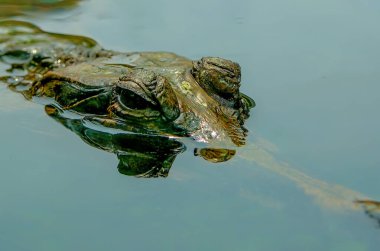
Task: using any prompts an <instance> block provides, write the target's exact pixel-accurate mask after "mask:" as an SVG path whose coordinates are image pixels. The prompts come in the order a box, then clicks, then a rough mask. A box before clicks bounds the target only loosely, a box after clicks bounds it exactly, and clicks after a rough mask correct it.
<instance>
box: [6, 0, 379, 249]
mask: <svg viewBox="0 0 380 251" xmlns="http://www.w3.org/2000/svg"><path fill="white" fill-rule="evenodd" d="M2 2H3V1H0V3H2ZM2 6H3V5H0V8H1V13H3V12H6V11H4V10H5V9H4V8H3V7H2ZM4 6H5V5H4ZM379 10H380V4H379V3H378V2H377V1H374V0H367V1H343V0H336V1H327V0H321V1H318V2H315V1H297V0H286V1H280V0H275V1H269V2H268V1H259V0H254V1H248V0H246V1H244V0H241V1H233V2H231V1H216V0H215V1H214V0H210V1H207V2H204V1H198V0H196V1H191V2H189V1H172V0H166V1H155V2H151V1H147V0H143V1H121V0H114V1H112V3H111V2H109V1H101V0H89V1H78V2H77V3H76V5H75V6H74V7H73V8H69V9H59V8H58V9H53V10H50V11H48V12H46V11H44V10H38V11H39V12H33V11H32V13H30V11H29V10H27V11H23V12H22V13H21V14H18V15H17V16H14V15H13V14H12V15H11V16H13V19H18V20H26V21H30V22H32V23H34V24H36V25H38V26H40V27H41V28H43V29H44V30H48V31H55V32H57V31H59V32H62V33H68V34H78V35H85V36H89V37H92V38H94V39H96V40H97V41H98V42H99V43H100V44H102V45H103V46H104V47H106V48H108V49H114V50H121V51H161V50H163V51H172V52H175V53H178V54H180V55H184V56H186V57H189V58H193V59H197V58H200V57H202V56H207V55H211V56H220V57H224V58H229V59H232V60H234V61H237V62H239V63H240V65H241V66H242V73H243V79H242V82H243V84H242V91H243V92H244V93H246V94H247V95H249V96H251V97H253V98H254V99H255V101H256V102H257V107H256V108H255V109H254V110H253V113H252V116H251V118H250V119H249V121H248V123H247V128H248V129H249V130H250V136H249V139H248V143H247V145H246V146H245V147H242V148H241V149H238V152H237V156H235V157H234V158H233V159H232V160H230V161H228V162H225V163H221V164H213V163H209V162H206V161H204V160H203V159H201V158H197V157H194V156H193V153H192V151H191V149H189V150H188V151H186V152H184V153H182V154H179V155H178V157H177V159H176V161H175V163H174V164H173V167H172V169H171V171H170V175H169V176H168V177H167V178H165V179H163V178H159V179H137V178H133V177H128V176H125V175H121V174H119V173H118V172H117V169H116V167H117V163H118V161H117V159H116V157H115V156H114V155H113V154H111V153H107V152H104V151H101V150H99V149H96V148H93V147H90V146H89V145H87V144H85V143H84V142H83V141H82V140H81V139H80V138H79V137H77V136H76V135H75V134H73V133H72V132H70V131H69V130H67V129H65V128H64V127H63V126H61V125H60V124H58V123H56V122H55V121H54V120H52V119H51V118H49V117H48V116H46V114H45V112H44V110H43V107H42V106H40V105H38V104H35V103H32V102H29V101H26V100H25V99H24V98H23V97H22V96H21V95H19V94H17V93H13V92H11V91H10V90H8V89H7V88H6V86H0V121H1V124H0V139H1V143H0V171H1V175H0V203H1V207H0V226H1V227H0V248H1V250H10V251H12V250H78V249H81V250H113V249H115V250H116V249H128V250H129V249H130V250H153V249H155V250H316V251H319V250H334V251H336V250H344V251H347V250H355V251H356V250H378V246H379V244H380V231H379V228H378V225H377V222H376V221H375V220H373V219H371V218H369V217H368V216H367V215H366V214H365V213H364V211H363V210H362V209H361V208H360V207H357V206H355V204H354V203H353V200H355V199H361V198H371V199H374V200H380V192H379V191H380V189H379V182H378V177H379V176H380V169H379V166H380V159H379V155H378V149H379V147H380V134H379V132H378V128H379V127H380V119H379V116H378V115H376V114H378V112H377V108H378V107H380V98H379V91H380V88H379V85H378V82H379V80H380V71H379V70H378V68H379V65H380V50H379V44H380V32H379V29H378V28H377V26H378V23H379V22H380V15H379V14H378V13H379ZM28 11H29V12H28ZM36 13H38V14H36ZM2 16H3V15H2ZM7 18H9V15H8V17H7ZM0 70H2V69H0Z"/></svg>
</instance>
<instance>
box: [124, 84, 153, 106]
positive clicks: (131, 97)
mask: <svg viewBox="0 0 380 251" xmlns="http://www.w3.org/2000/svg"><path fill="white" fill-rule="evenodd" d="M118 99H119V103H120V104H121V105H122V106H124V107H125V108H129V109H132V110H143V109H147V108H149V107H151V106H152V104H151V103H149V102H148V101H147V100H146V99H144V98H143V97H141V96H140V95H138V94H136V93H135V92H133V91H130V90H127V89H124V90H123V89H122V90H120V93H119V95H118Z"/></svg>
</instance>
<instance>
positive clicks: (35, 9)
mask: <svg viewBox="0 0 380 251" xmlns="http://www.w3.org/2000/svg"><path fill="white" fill-rule="evenodd" d="M80 1H81V0H50V1H46V0H17V1H14V0H0V18H9V17H14V16H36V15H40V14H42V13H52V12H66V11H68V10H71V9H74V8H76V7H77V6H78V4H79V3H80Z"/></svg>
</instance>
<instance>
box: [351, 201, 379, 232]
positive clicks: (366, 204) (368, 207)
mask: <svg viewBox="0 0 380 251" xmlns="http://www.w3.org/2000/svg"><path fill="white" fill-rule="evenodd" d="M355 203H356V204H358V205H360V206H361V207H362V208H363V210H364V213H365V214H366V215H367V216H368V217H369V218H370V219H373V220H374V221H375V222H376V224H377V227H378V228H380V202H379V201H374V200H356V201H355Z"/></svg>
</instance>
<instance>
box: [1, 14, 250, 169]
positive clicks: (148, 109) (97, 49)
mask: <svg viewBox="0 0 380 251" xmlns="http://www.w3.org/2000/svg"><path fill="white" fill-rule="evenodd" d="M0 73H1V74H0V82H3V83H5V84H7V85H8V86H9V88H10V89H12V90H13V91H16V92H20V93H21V94H23V95H24V96H25V98H26V99H28V100H32V101H35V102H39V103H42V104H44V105H45V110H46V112H47V114H48V115H50V116H52V117H54V118H56V119H57V120H58V121H60V122H61V123H62V124H65V123H64V121H69V120H70V119H71V118H72V117H73V116H79V117H80V120H79V121H81V122H80V123H81V125H82V126H85V127H87V124H88V123H90V124H92V125H100V126H101V127H104V128H111V129H115V130H119V131H122V132H124V133H130V134H138V135H145V136H146V137H148V138H149V137H155V136H157V137H160V138H164V137H166V138H183V137H190V138H192V139H194V140H195V141H196V142H203V143H206V144H213V145H223V146H242V145H244V144H245V140H246V136H247V132H248V130H247V129H246V128H245V127H244V122H245V120H246V119H247V118H248V117H249V112H250V109H251V108H253V107H254V106H255V102H254V101H253V99H251V98H250V97H248V96H247V95H245V94H243V93H241V92H240V90H239V89H240V81H241V68H240V66H239V64H238V63H235V62H233V61H231V60H227V59H223V58H219V57H203V58H201V59H199V60H194V61H193V60H190V59H187V58H185V57H183V56H179V55H177V54H174V53H171V52H118V51H113V50H107V49H104V48H102V47H101V46H100V45H99V44H98V43H97V42H96V41H95V40H93V39H91V38H88V37H83V36H76V35H67V34H58V33H52V32H46V31H43V30H42V29H40V28H39V27H37V26H35V25H33V24H31V23H28V22H23V21H13V20H12V21H2V22H0ZM66 127H67V126H66ZM68 128H69V127H68ZM75 128H78V127H75ZM69 129H71V130H73V129H72V128H69ZM74 131H75V130H74ZM78 131H79V132H80V131H81V130H76V132H78ZM142 137H143V136H142ZM82 139H83V138H82ZM176 148H178V146H176ZM175 152H178V151H175ZM196 152H197V153H198V154H196V155H200V156H202V157H203V158H205V159H207V156H211V155H212V156H213V157H212V158H211V159H213V161H212V162H219V160H218V157H217V154H216V153H221V154H222V155H225V153H226V151H224V150H222V151H218V150H216V151H210V150H207V148H205V150H203V151H196ZM210 152H212V153H213V154H211V155H210V154H206V153H210ZM227 152H228V153H229V151H227ZM199 153H204V154H199ZM228 155H230V156H233V154H228ZM221 159H224V160H228V159H229V157H221Z"/></svg>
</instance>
